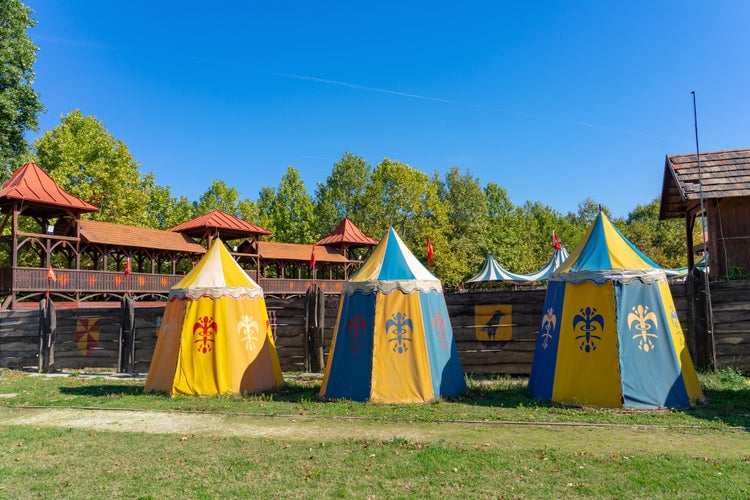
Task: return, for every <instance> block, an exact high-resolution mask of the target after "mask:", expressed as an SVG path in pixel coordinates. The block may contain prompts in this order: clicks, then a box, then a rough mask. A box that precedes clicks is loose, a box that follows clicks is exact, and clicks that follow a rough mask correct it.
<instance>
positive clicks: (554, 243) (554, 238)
mask: <svg viewBox="0 0 750 500" xmlns="http://www.w3.org/2000/svg"><path fill="white" fill-rule="evenodd" d="M552 248H554V249H555V250H562V246H561V245H560V240H559V239H558V237H557V233H556V232H555V230H554V229H553V230H552Z"/></svg>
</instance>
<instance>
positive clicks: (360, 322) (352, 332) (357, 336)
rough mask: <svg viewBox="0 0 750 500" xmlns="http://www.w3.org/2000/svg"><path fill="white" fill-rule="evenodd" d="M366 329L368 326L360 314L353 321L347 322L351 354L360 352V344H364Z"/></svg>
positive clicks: (347, 337)
mask: <svg viewBox="0 0 750 500" xmlns="http://www.w3.org/2000/svg"><path fill="white" fill-rule="evenodd" d="M366 328H367V324H366V323H365V320H364V319H362V317H361V316H360V315H359V314H355V315H354V317H353V318H352V319H350V320H349V321H347V322H346V328H345V329H346V343H347V345H348V346H349V352H351V353H352V354H355V353H357V352H359V344H361V343H362V342H364V339H363V338H362V335H363V334H364V333H365V329H366Z"/></svg>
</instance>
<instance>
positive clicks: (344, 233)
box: [315, 217, 378, 248]
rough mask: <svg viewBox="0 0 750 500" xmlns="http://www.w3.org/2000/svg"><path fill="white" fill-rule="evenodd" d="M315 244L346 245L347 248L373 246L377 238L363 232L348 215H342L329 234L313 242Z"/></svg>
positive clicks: (376, 242)
mask: <svg viewBox="0 0 750 500" xmlns="http://www.w3.org/2000/svg"><path fill="white" fill-rule="evenodd" d="M315 244H316V245H333V246H342V245H345V246H348V247H349V248H360V247H374V246H375V245H377V244H378V240H375V239H372V238H370V237H369V236H367V235H366V234H365V233H363V232H362V231H361V230H360V229H359V228H358V227H357V226H356V225H355V224H354V223H353V222H352V221H351V220H349V217H344V220H342V221H341V222H340V223H339V225H338V226H336V229H334V230H333V231H332V232H331V234H329V235H328V236H326V237H325V238H323V239H322V240H320V241H318V242H317V243H315Z"/></svg>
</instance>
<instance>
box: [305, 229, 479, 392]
mask: <svg viewBox="0 0 750 500" xmlns="http://www.w3.org/2000/svg"><path fill="white" fill-rule="evenodd" d="M465 390H466V382H465V381H464V377H463V371H462V369H461V363H460V361H459V359H458V352H457V349H456V344H455V341H454V339H453V330H452V328H451V324H450V318H449V317H448V309H447V307H446V304H445V298H444V297H443V293H442V285H441V284H440V281H439V280H438V279H437V278H436V277H435V276H434V275H433V274H432V273H430V272H429V271H428V270H427V269H426V268H425V267H424V266H423V265H422V264H421V263H420V262H419V261H418V260H417V259H416V257H414V255H413V254H412V253H411V251H409V249H408V248H407V247H406V245H405V244H404V242H403V241H401V238H399V236H398V234H396V232H395V231H394V230H393V229H392V228H391V229H389V231H388V233H387V234H386V235H385V237H384V238H383V239H382V240H381V241H380V243H379V245H378V247H377V248H376V249H375V251H374V252H373V253H372V255H370V257H369V258H368V259H367V261H365V263H364V264H363V265H362V267H361V268H360V270H359V271H358V272H357V273H356V274H355V275H354V276H352V277H351V278H350V279H349V281H347V282H346V283H345V285H344V287H343V290H342V294H341V298H340V302H339V313H338V317H337V320H336V326H335V327H334V336H333V341H332V343H331V350H330V353H329V356H328V361H327V363H326V372H325V376H324V378H323V384H322V386H321V390H320V395H321V396H322V397H325V398H346V399H351V400H355V401H373V402H379V403H410V402H424V401H431V400H433V399H435V398H437V397H443V396H455V395H457V394H459V393H461V392H463V391H465Z"/></svg>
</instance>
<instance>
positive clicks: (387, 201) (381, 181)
mask: <svg viewBox="0 0 750 500" xmlns="http://www.w3.org/2000/svg"><path fill="white" fill-rule="evenodd" d="M439 189H440V180H439V179H438V178H432V179H431V178H430V177H429V176H428V175H427V174H425V173H423V172H420V171H419V170H417V169H415V168H413V167H410V166H409V165H406V164H404V163H401V162H398V161H392V160H389V159H387V158H386V159H384V160H383V161H382V162H381V163H379V164H378V165H377V166H376V167H375V169H374V171H373V174H372V182H371V183H370V184H368V186H367V189H366V191H365V193H366V206H365V210H364V212H363V221H362V225H361V226H360V228H361V229H362V230H363V231H364V232H365V233H366V234H370V235H373V237H375V238H380V237H382V236H383V235H384V234H385V233H386V231H387V230H388V228H389V227H393V228H394V229H395V230H396V232H397V233H398V234H399V236H400V237H401V239H402V240H404V243H405V244H406V245H407V246H408V247H409V248H410V250H411V251H412V253H414V255H415V256H417V258H419V259H420V260H422V262H426V261H427V238H428V237H429V238H430V239H431V240H432V246H433V249H434V251H435V261H434V262H435V267H434V268H433V269H432V270H433V272H435V273H436V274H438V275H440V277H441V278H443V276H442V274H441V271H440V270H441V266H442V264H443V261H444V259H446V258H448V255H449V245H448V238H449V234H450V223H449V219H448V210H447V207H446V203H445V202H443V201H442V200H441V199H440V196H439V194H438V191H439Z"/></svg>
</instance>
